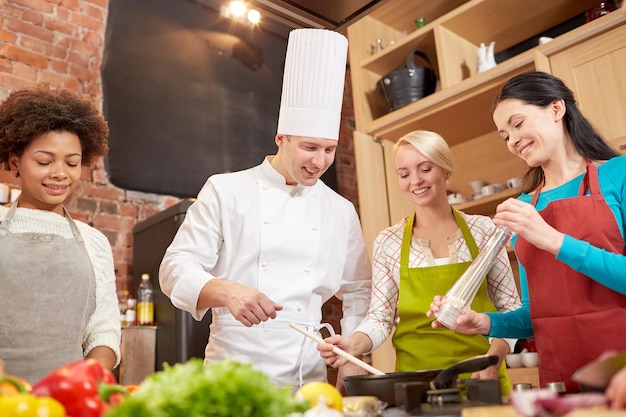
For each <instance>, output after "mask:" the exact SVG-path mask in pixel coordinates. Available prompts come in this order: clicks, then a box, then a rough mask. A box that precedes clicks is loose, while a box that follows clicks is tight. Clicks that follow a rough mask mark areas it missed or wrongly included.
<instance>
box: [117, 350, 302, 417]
mask: <svg viewBox="0 0 626 417" xmlns="http://www.w3.org/2000/svg"><path fill="white" fill-rule="evenodd" d="M307 408H308V403H306V402H303V401H299V400H296V399H295V398H293V396H292V395H291V388H290V387H278V386H276V385H274V384H273V383H272V382H271V381H270V379H269V378H268V377H267V375H265V374H264V373H262V372H260V371H258V370H256V369H254V368H253V367H252V365H250V364H243V363H240V362H237V361H234V360H226V361H222V362H213V363H210V364H207V365H204V363H203V361H202V360H201V359H191V360H189V361H188V362H186V363H182V364H175V365H173V366H167V367H166V368H165V369H164V370H163V371H161V372H157V373H154V374H152V375H150V376H149V377H147V378H146V379H145V380H144V381H143V382H142V383H141V385H140V386H139V388H138V389H137V390H136V391H135V392H133V393H132V394H131V395H129V396H128V397H125V398H124V399H123V400H122V402H121V403H120V404H119V405H118V406H117V407H114V408H112V409H111V410H110V411H109V412H108V413H107V414H106V417H128V416H133V417H181V416H194V417H232V416H238V417H286V416H288V415H289V414H291V413H296V412H303V411H305V410H306V409H307Z"/></svg>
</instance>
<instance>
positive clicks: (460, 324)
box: [426, 295, 491, 334]
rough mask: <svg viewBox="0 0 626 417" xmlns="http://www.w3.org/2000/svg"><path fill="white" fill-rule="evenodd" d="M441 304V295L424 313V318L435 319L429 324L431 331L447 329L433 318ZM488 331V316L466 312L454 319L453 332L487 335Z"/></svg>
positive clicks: (489, 326)
mask: <svg viewBox="0 0 626 417" xmlns="http://www.w3.org/2000/svg"><path fill="white" fill-rule="evenodd" d="M442 302H443V297H442V296H441V295H436V296H435V298H434V299H433V302H432V303H430V310H428V311H427V312H426V317H430V318H435V320H434V321H433V322H432V323H431V327H432V328H433V329H446V328H447V327H446V326H444V325H443V324H442V323H441V322H440V321H438V320H436V317H435V313H437V312H438V311H439V309H440V308H441V303H442ZM490 329H491V320H490V319H489V316H488V315H486V314H484V313H477V312H475V311H473V310H468V311H467V312H465V313H463V314H461V315H460V316H459V317H458V318H457V319H456V328H455V329H454V331H455V332H457V333H462V334H489V330H490Z"/></svg>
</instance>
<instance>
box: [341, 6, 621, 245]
mask: <svg viewBox="0 0 626 417" xmlns="http://www.w3.org/2000/svg"><path fill="white" fill-rule="evenodd" d="M596 3H597V0H552V1H545V0H524V1H516V2H502V1H501V0H469V1H468V0H446V1H445V2H435V1H432V0H411V1H405V0H387V1H385V2H384V3H383V4H381V5H380V7H378V8H377V9H375V10H374V11H373V12H372V13H370V14H369V15H368V16H366V17H364V18H363V19H361V20H359V21H357V22H355V23H354V24H352V25H350V26H349V27H348V28H347V34H348V39H349V42H350V48H349V59H350V72H351V79H352V91H353V95H354V120H355V135H354V143H355V145H354V147H355V160H356V166H357V177H358V181H357V184H358V188H359V190H358V191H359V199H360V201H361V207H360V209H361V211H360V217H361V224H362V226H363V230H364V235H365V238H366V242H372V241H373V240H374V239H375V237H376V235H377V233H378V232H379V231H380V230H382V228H384V227H387V226H389V225H390V224H393V223H394V222H395V221H396V220H397V219H398V218H401V217H402V216H404V215H405V213H406V212H408V211H409V210H411V209H412V207H410V206H408V203H406V201H405V199H403V198H402V196H399V195H398V194H399V192H398V191H397V184H396V182H397V179H396V178H395V170H394V169H393V155H392V153H391V151H390V149H391V147H392V146H393V143H394V142H395V141H397V140H398V139H399V138H400V137H402V136H403V135H405V134H406V133H409V132H410V131H413V130H430V131H434V132H437V133H439V134H440V135H441V136H443V138H444V139H445V140H446V141H447V142H448V144H449V145H450V148H451V151H452V155H453V158H454V160H455V165H456V169H455V172H454V175H453V176H452V177H451V178H450V181H449V183H448V185H447V188H448V190H449V191H450V192H458V193H461V194H462V195H465V196H469V195H471V193H472V192H473V190H472V189H471V187H470V186H469V181H472V180H475V179H481V180H483V181H485V182H486V183H491V184H493V183H503V184H505V183H506V181H507V179H509V178H513V177H523V176H524V174H525V172H526V171H527V169H528V167H527V165H526V164H525V162H524V161H523V160H522V159H520V158H517V157H515V156H513V155H512V154H511V153H509V152H508V150H507V148H506V146H505V145H503V144H502V142H501V139H500V138H499V136H498V134H497V132H496V129H495V126H494V123H493V120H492V117H491V108H492V104H493V100H494V98H495V96H496V94H497V93H498V92H499V90H500V88H501V87H502V85H503V84H504V83H505V82H506V81H507V80H508V79H510V78H511V77H513V76H515V75H517V74H520V73H523V72H527V71H534V70H540V71H546V72H549V73H552V74H554V75H556V76H558V77H560V78H562V79H563V80H564V81H565V82H566V84H567V85H568V86H569V87H570V88H572V89H573V90H574V92H575V94H576V98H577V101H578V102H579V103H580V106H581V109H582V110H583V112H584V113H585V114H586V115H588V116H587V117H588V118H589V119H590V120H591V122H592V123H593V124H594V125H595V126H597V127H599V129H600V130H601V131H602V133H603V134H604V136H605V137H606V138H607V140H609V141H612V143H613V144H614V145H615V147H616V148H618V149H620V152H623V153H626V139H624V138H626V122H624V121H623V120H622V119H620V116H619V109H622V108H624V97H626V93H624V87H623V86H624V83H623V81H622V80H621V79H620V78H619V74H621V72H622V71H621V68H622V67H623V62H624V55H623V54H624V52H623V51H624V50H626V49H625V48H626V47H625V46H623V44H624V39H626V38H625V37H624V32H625V31H626V27H625V26H624V24H625V22H626V17H624V16H623V15H622V13H616V12H613V13H609V14H608V15H607V16H603V17H601V18H599V19H596V20H594V21H592V22H589V23H584V24H582V25H581V26H580V27H578V28H575V29H573V30H570V31H568V32H567V33H564V34H562V35H560V36H556V37H554V39H553V40H552V41H551V42H548V43H546V44H543V45H538V46H534V47H532V48H530V49H528V50H526V51H525V52H522V53H519V54H517V55H515V56H513V57H511V58H509V59H506V60H505V61H503V62H500V63H498V65H496V66H495V67H494V68H492V69H490V70H488V71H485V72H482V73H479V74H477V73H476V61H477V50H478V47H479V45H480V43H483V42H484V43H486V44H487V43H489V42H492V41H493V42H495V52H496V53H498V52H501V51H503V50H506V49H509V48H511V47H513V46H515V45H518V44H520V43H522V42H525V41H527V40H528V39H531V38H533V37H536V36H542V35H543V33H545V32H547V31H548V29H552V28H554V27H555V26H557V25H561V24H564V23H566V22H568V21H570V22H571V19H572V18H574V17H576V16H580V15H581V13H583V12H584V11H585V10H586V9H588V8H589V7H591V6H593V5H595V4H596ZM419 16H422V17H425V18H426V21H427V24H426V25H425V26H424V27H422V28H419V29H417V28H416V27H415V23H414V21H415V19H416V18H417V17H419ZM579 20H580V19H578V20H576V22H578V21H579ZM568 27H569V26H568ZM377 38H380V39H382V40H383V44H384V48H383V49H382V50H381V51H379V52H376V53H374V54H372V53H371V46H372V45H373V44H375V43H376V39H377ZM416 49H419V50H422V51H424V52H425V53H426V54H427V55H428V57H429V59H430V61H431V63H432V64H433V66H434V67H435V72H436V73H437V75H438V77H439V82H438V86H437V89H436V90H435V92H434V93H433V94H431V95H429V96H427V97H424V98H422V99H420V100H418V101H416V102H414V103H411V104H409V105H407V106H405V107H402V108H400V109H398V110H395V111H393V112H388V111H387V108H386V105H385V103H384V99H383V97H382V94H381V93H380V91H378V90H377V83H378V82H379V81H380V79H381V78H382V76H384V75H385V74H387V73H388V72H389V71H391V70H393V69H394V68H397V67H399V66H402V65H404V63H405V62H406V59H407V56H409V54H412V53H413V51H415V50H416ZM503 55H504V54H503ZM607 68H610V69H611V70H610V71H609V70H607ZM372 139H374V140H372ZM379 143H382V144H384V145H385V146H380V145H379ZM519 192H520V190H519V189H515V190H506V191H504V192H502V193H498V194H495V195H492V196H489V197H486V198H482V199H480V200H475V201H471V202H467V203H464V204H459V205H457V206H455V207H456V208H458V209H460V210H462V211H464V212H466V213H468V214H483V215H489V216H492V215H493V214H494V213H495V209H496V207H497V205H498V204H499V203H500V202H502V201H504V200H505V199H507V198H510V197H516V196H517V195H518V194H519ZM385 197H386V198H385Z"/></svg>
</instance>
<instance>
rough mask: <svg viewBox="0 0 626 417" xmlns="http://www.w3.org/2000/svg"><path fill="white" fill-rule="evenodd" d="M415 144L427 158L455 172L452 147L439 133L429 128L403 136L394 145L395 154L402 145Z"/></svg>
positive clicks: (394, 154)
mask: <svg viewBox="0 0 626 417" xmlns="http://www.w3.org/2000/svg"><path fill="white" fill-rule="evenodd" d="M409 145H410V146H413V147H414V148H415V149H417V150H418V151H419V152H420V153H421V154H422V155H424V156H425V157H426V158H428V159H430V160H431V161H433V162H434V163H435V164H437V165H439V166H440V167H441V168H443V169H445V170H446V171H448V172H450V173H453V172H454V159H453V158H452V151H450V147H449V146H448V144H447V143H446V141H445V140H444V138H442V137H441V135H439V134H438V133H435V132H430V131H428V130H414V131H413V132H410V133H407V134H406V135H404V136H402V137H401V138H400V139H398V141H397V142H396V143H395V145H393V149H392V151H393V156H394V157H395V156H396V153H397V152H398V149H400V147H402V146H409Z"/></svg>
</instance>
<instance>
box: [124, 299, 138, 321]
mask: <svg viewBox="0 0 626 417" xmlns="http://www.w3.org/2000/svg"><path fill="white" fill-rule="evenodd" d="M135 324H137V300H136V299H135V298H129V299H128V301H127V302H126V326H134V325H135Z"/></svg>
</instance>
